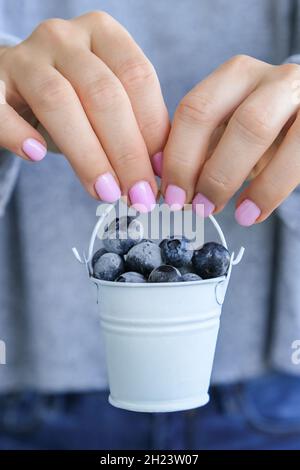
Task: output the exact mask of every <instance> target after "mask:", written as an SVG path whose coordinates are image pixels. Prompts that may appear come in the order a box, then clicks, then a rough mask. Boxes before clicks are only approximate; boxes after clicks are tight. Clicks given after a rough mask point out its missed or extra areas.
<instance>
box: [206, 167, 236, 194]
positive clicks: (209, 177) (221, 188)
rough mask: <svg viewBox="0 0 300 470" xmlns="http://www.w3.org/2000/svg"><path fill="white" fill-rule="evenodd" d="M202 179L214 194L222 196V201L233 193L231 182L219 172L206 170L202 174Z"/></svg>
mask: <svg viewBox="0 0 300 470" xmlns="http://www.w3.org/2000/svg"><path fill="white" fill-rule="evenodd" d="M203 178H205V181H206V184H208V185H209V186H210V188H211V189H212V190H213V191H214V193H215V194H222V198H223V200H224V199H225V198H226V197H228V196H229V195H230V194H232V192H233V191H234V185H233V182H232V181H231V179H230V178H229V177H228V176H226V175H225V174H224V173H222V172H221V171H219V172H216V171H214V172H212V171H210V170H206V171H204V172H203Z"/></svg>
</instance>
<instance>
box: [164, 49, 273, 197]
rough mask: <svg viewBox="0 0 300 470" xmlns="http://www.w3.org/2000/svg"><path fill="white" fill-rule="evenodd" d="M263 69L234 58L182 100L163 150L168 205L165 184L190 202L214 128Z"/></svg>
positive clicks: (252, 62) (246, 60) (258, 63)
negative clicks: (176, 188) (183, 194)
mask: <svg viewBox="0 0 300 470" xmlns="http://www.w3.org/2000/svg"><path fill="white" fill-rule="evenodd" d="M265 66H266V65H265V64H263V63H262V62H260V61H257V60H255V59H251V58H248V57H246V56H237V57H235V58H234V59H232V60H230V61H228V62H227V63H225V64H223V65H222V66H221V67H219V68H218V69H217V70H216V71H215V72H213V73H212V74H211V75H210V76H209V77H208V78H206V79H205V80H204V81H202V82H201V83H200V84H198V85H197V86H196V87H195V88H194V89H193V90H192V91H191V92H190V93H188V94H187V95H186V96H185V98H184V99H183V100H182V102H181V103H180V105H179V107H178V108H177V110H176V113H175V117H174V122H173V125H172V128H171V132H170V136H169V139H168V142H167V145H166V148H165V150H164V165H163V184H162V190H163V192H164V194H165V198H166V201H167V202H168V203H172V202H174V199H173V198H172V197H171V198H170V197H169V194H168V193H169V191H168V189H167V186H168V185H171V187H173V186H174V185H175V186H176V187H179V188H181V190H183V191H184V193H185V194H186V201H187V202H189V201H190V200H191V198H192V196H193V194H194V188H195V184H196V181H197V177H198V174H199V171H200V169H201V167H202V165H203V164H204V161H205V157H206V154H207V151H208V147H209V142H210V137H211V135H212V133H213V131H214V129H215V128H216V127H218V126H219V125H220V124H221V123H222V122H223V121H224V120H225V119H226V117H227V116H228V115H229V114H230V113H232V111H233V110H234V109H235V108H236V107H237V106H238V105H239V104H240V102H241V101H242V100H243V99H245V97H246V96H247V95H249V93H250V92H251V91H252V90H253V89H254V88H255V86H256V84H257V82H258V78H257V77H258V76H259V74H258V72H257V70H258V69H260V68H262V67H265ZM270 67H271V66H270ZM254 72H255V73H254ZM237 77H238V80H237ZM233 84H234V85H233Z"/></svg>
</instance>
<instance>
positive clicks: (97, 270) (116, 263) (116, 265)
mask: <svg viewBox="0 0 300 470" xmlns="http://www.w3.org/2000/svg"><path fill="white" fill-rule="evenodd" d="M124 271H125V264H124V260H123V258H122V256H120V255H117V254H116V253H104V254H103V255H102V256H100V258H98V259H97V261H96V263H95V265H94V277H95V278H97V279H102V280H104V281H114V280H115V279H116V278H117V277H118V276H120V274H122V273H123V272H124Z"/></svg>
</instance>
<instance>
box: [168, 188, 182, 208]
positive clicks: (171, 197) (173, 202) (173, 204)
mask: <svg viewBox="0 0 300 470" xmlns="http://www.w3.org/2000/svg"><path fill="white" fill-rule="evenodd" d="M165 201H166V203H167V204H168V205H169V206H170V209H171V210H172V211H180V210H181V209H182V208H183V206H184V203H185V191H184V189H182V188H180V187H179V186H176V185H175V184H169V185H168V186H167V189H166V192H165Z"/></svg>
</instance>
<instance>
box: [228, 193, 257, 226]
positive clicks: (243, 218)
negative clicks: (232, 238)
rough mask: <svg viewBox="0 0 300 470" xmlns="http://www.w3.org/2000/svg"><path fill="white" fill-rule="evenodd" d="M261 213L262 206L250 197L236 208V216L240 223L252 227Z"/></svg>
mask: <svg viewBox="0 0 300 470" xmlns="http://www.w3.org/2000/svg"><path fill="white" fill-rule="evenodd" d="M260 214H261V210H260V208H259V207H258V206H257V205H256V204H255V203H254V202H253V201H251V200H250V199H245V200H244V201H243V202H242V203H241V204H240V205H239V207H238V208H237V209H236V210H235V213H234V216H235V220H236V221H237V223H238V224H240V225H243V227H250V225H252V224H254V222H255V221H256V219H257V218H258V217H259V216H260Z"/></svg>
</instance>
